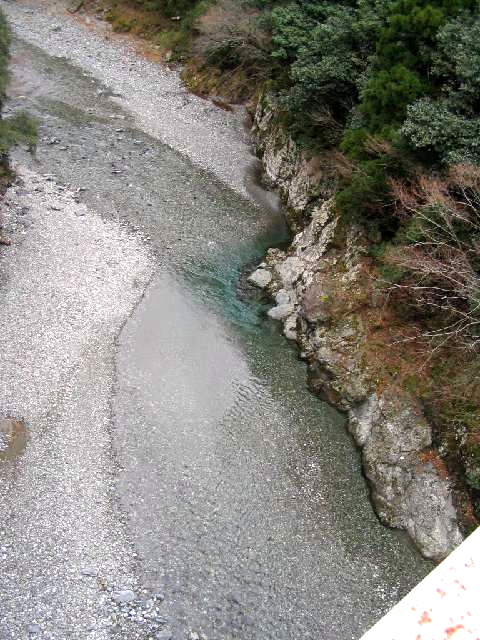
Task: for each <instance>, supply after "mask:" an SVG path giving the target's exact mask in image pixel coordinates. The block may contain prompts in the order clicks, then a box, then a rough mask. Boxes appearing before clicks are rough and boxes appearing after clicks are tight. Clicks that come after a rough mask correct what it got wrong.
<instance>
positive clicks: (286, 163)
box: [250, 100, 462, 560]
mask: <svg viewBox="0 0 480 640" xmlns="http://www.w3.org/2000/svg"><path fill="white" fill-rule="evenodd" d="M253 131H254V134H255V136H256V140H257V148H258V152H259V155H260V156H261V157H262V159H263V163H264V167H265V172H266V175H267V177H268V179H269V181H270V183H271V184H272V185H273V186H275V187H277V188H278V189H279V190H280V192H281V194H282V197H283V198H284V200H285V202H286V204H287V209H288V212H289V219H290V222H291V225H292V228H293V229H294V231H296V232H297V233H296V235H295V237H294V240H293V242H292V244H291V246H290V248H289V249H288V250H287V251H281V250H278V249H270V250H269V251H268V253H267V255H266V257H265V260H264V262H262V264H261V265H259V268H258V269H257V270H256V271H255V272H254V273H253V274H252V276H251V278H250V280H251V282H252V283H254V284H255V285H256V286H258V287H260V288H263V289H265V291H267V292H268V293H269V294H270V295H271V297H272V299H273V300H274V301H275V306H273V307H272V308H271V309H270V311H269V316H270V317H271V318H273V319H276V320H279V321H281V322H282V324H283V332H284V334H285V336H286V337H287V338H289V339H290V340H294V341H296V342H297V343H298V346H299V348H300V350H301V353H302V357H304V358H305V360H306V361H307V363H308V370H309V384H310V387H311V388H312V390H314V391H315V392H316V393H318V395H320V396H321V397H322V398H324V399H326V400H327V401H328V402H330V403H331V404H333V405H335V406H336V407H338V408H339V409H340V410H342V411H344V412H346V413H347V414H348V416H349V428H350V431H351V433H352V435H353V436H354V438H355V441H356V443H357V445H358V446H359V447H360V449H361V451H362V459H363V465H364V471H365V475H366V476H367V478H368V480H369V483H370V487H371V492H372V501H373V504H374V506H375V509H376V511H377V513H378V515H379V517H380V518H381V520H382V521H383V522H384V523H385V524H387V525H389V526H391V527H397V528H400V529H404V530H405V531H407V532H408V534H409V535H410V536H411V538H412V540H413V541H414V543H415V544H416V545H417V546H418V548H419V549H420V551H421V552H422V553H423V555H425V556H426V557H428V558H432V559H434V560H441V559H443V558H444V557H445V556H446V555H448V553H449V552H450V551H452V550H453V549H454V548H455V547H456V546H457V545H458V544H459V543H460V542H461V541H462V535H461V533H460V529H459V526H458V521H457V515H456V511H455V508H454V506H453V501H452V494H451V488H450V485H449V481H448V474H447V473H446V472H445V470H444V467H443V466H442V464H441V461H440V460H439V458H438V456H437V455H436V452H435V451H434V450H433V449H432V447H431V445H432V429H431V426H430V425H429V423H428V421H427V420H426V418H425V416H424V415H423V412H422V409H421V407H420V405H419V403H418V401H417V400H416V399H415V397H414V396H413V395H411V394H410V393H408V392H407V391H405V390H404V389H402V388H400V387H397V386H395V385H394V383H393V382H392V384H391V385H384V384H382V385H379V384H378V383H377V380H376V377H375V372H374V371H371V370H369V369H368V368H367V366H366V365H365V364H364V358H363V355H364V350H365V347H366V345H367V343H368V337H367V330H366V327H364V326H363V321H362V313H360V311H361V310H362V309H365V308H366V307H371V308H374V307H375V306H376V305H378V304H379V302H378V301H377V300H376V297H378V294H376V290H375V287H374V286H373V285H372V277H371V265H370V261H369V259H368V257H367V249H368V241H367V238H366V237H365V235H364V232H363V230H362V229H361V228H360V227H357V226H355V225H354V224H350V225H348V226H345V225H343V224H342V222H341V221H340V220H339V218H338V216H337V214H336V213H335V211H334V208H333V206H332V199H331V196H332V195H333V193H334V189H335V183H334V181H333V180H332V179H331V175H330V171H329V170H328V167H327V169H326V170H324V171H322V170H321V168H319V167H318V162H317V161H314V159H313V158H310V159H308V157H307V156H305V154H304V152H302V151H300V150H299V149H298V148H297V146H296V145H295V143H294V142H293V141H292V140H291V139H289V138H288V136H287V135H286V134H285V132H284V131H282V129H281V128H280V127H278V126H277V125H276V123H275V115H274V110H273V109H272V108H271V107H270V105H269V104H268V102H267V101H266V100H262V101H261V103H260V104H259V106H258V108H257V112H256V115H255V122H254V127H253ZM313 166H315V167H316V168H315V172H312V167H313Z"/></svg>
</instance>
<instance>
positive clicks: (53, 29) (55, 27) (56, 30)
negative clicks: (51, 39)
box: [50, 24, 62, 32]
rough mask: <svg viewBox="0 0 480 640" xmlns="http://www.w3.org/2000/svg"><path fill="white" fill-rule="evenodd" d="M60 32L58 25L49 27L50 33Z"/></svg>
mask: <svg viewBox="0 0 480 640" xmlns="http://www.w3.org/2000/svg"><path fill="white" fill-rule="evenodd" d="M61 30H62V27H61V26H60V25H59V24H54V25H53V26H52V27H50V31H54V32H58V31H61Z"/></svg>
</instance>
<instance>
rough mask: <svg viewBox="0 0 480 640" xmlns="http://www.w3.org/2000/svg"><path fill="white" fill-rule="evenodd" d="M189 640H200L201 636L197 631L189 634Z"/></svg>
mask: <svg viewBox="0 0 480 640" xmlns="http://www.w3.org/2000/svg"><path fill="white" fill-rule="evenodd" d="M188 640H200V636H199V635H198V633H197V632H196V631H190V633H189V634H188Z"/></svg>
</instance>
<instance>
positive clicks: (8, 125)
mask: <svg viewBox="0 0 480 640" xmlns="http://www.w3.org/2000/svg"><path fill="white" fill-rule="evenodd" d="M9 50H10V31H9V28H8V24H7V21H6V18H5V16H4V14H3V12H2V11H1V10H0V112H1V109H2V106H3V103H4V101H5V97H6V90H7V85H8V61H9ZM36 141H37V128H36V124H35V122H34V121H33V119H32V118H30V117H29V116H28V114H26V113H25V112H19V113H17V114H15V115H14V116H12V117H10V118H2V117H1V116H0V188H1V190H3V189H4V188H5V186H6V184H8V181H9V179H10V169H9V164H8V151H9V149H10V148H11V147H12V146H13V145H15V144H25V145H27V146H28V147H29V148H30V149H34V147H35V144H36Z"/></svg>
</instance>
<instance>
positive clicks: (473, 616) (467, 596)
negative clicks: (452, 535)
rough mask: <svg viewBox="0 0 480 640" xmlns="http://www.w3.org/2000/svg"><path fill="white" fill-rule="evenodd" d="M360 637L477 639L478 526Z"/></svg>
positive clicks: (479, 600) (381, 639)
mask: <svg viewBox="0 0 480 640" xmlns="http://www.w3.org/2000/svg"><path fill="white" fill-rule="evenodd" d="M361 640H480V527H479V528H478V529H476V531H474V532H473V533H472V534H471V535H470V536H469V537H468V538H467V539H466V540H465V541H464V542H462V544H461V545H460V546H459V547H457V549H455V551H453V552H452V553H451V554H450V555H449V556H448V557H447V558H446V559H445V560H444V561H443V562H442V563H441V564H439V565H438V567H436V568H435V569H434V570H433V571H432V572H431V573H430V574H429V575H428V576H427V577H426V578H424V579H423V580H422V581H421V582H420V583H419V584H418V585H417V586H416V587H415V588H414V589H412V591H411V592H410V593H409V594H408V595H407V596H405V598H403V600H401V601H400V602H399V603H398V604H397V605H396V606H395V607H393V609H392V610H391V611H389V612H388V613H387V614H386V615H385V616H384V617H383V618H382V619H381V620H380V621H379V622H377V624H376V625H375V626H374V627H372V629H370V630H369V631H367V633H366V634H365V635H364V636H362V638H361Z"/></svg>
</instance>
